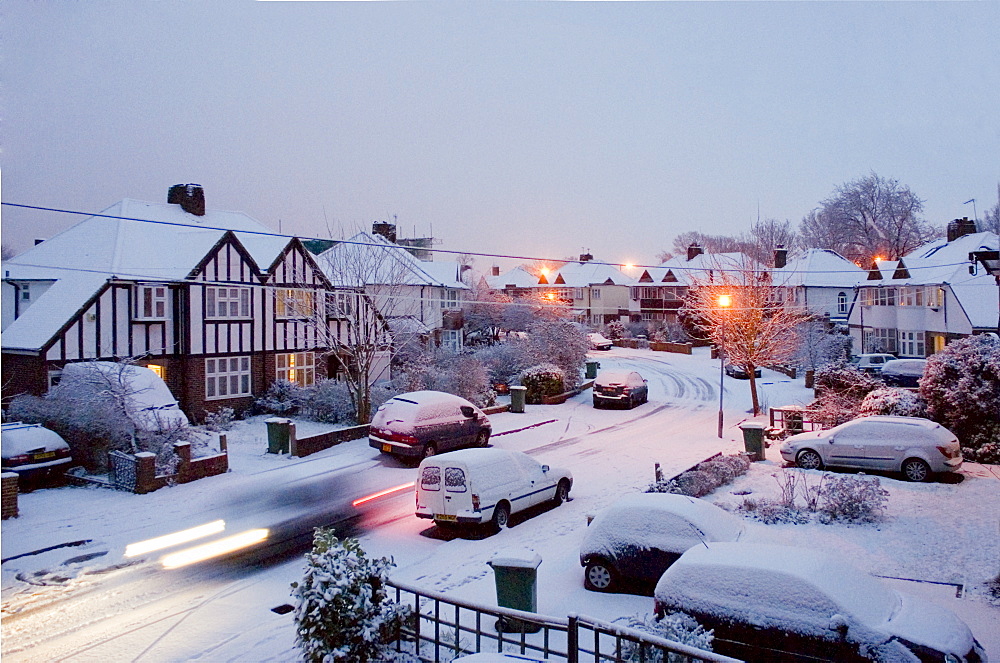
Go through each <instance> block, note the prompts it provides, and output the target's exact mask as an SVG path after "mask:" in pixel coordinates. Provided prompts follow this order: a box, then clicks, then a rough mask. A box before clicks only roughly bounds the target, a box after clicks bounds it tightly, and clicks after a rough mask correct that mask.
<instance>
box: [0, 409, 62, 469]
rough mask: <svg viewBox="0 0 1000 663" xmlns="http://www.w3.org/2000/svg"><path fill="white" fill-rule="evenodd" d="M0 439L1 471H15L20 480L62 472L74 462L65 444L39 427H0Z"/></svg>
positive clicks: (13, 424)
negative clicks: (0, 441)
mask: <svg viewBox="0 0 1000 663" xmlns="http://www.w3.org/2000/svg"><path fill="white" fill-rule="evenodd" d="M2 437H3V445H2V455H3V471H4V472H17V474H18V476H19V477H21V478H22V479H26V480H31V481H35V480H40V479H42V478H44V477H46V476H50V475H54V474H58V473H61V472H63V471H64V470H65V469H66V468H68V467H69V464H70V463H71V462H72V460H73V457H72V454H71V453H70V449H69V445H68V444H66V441H65V440H64V439H62V437H61V436H60V435H59V434H58V433H56V432H55V431H52V430H49V429H48V428H45V427H43V426H41V425H39V424H22V423H20V422H13V423H6V424H3V430H2Z"/></svg>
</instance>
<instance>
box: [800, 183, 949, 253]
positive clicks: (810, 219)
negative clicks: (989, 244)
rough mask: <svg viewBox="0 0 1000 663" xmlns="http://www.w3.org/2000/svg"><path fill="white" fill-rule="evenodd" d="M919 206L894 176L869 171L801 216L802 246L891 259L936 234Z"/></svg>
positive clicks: (920, 201) (916, 198)
mask: <svg viewBox="0 0 1000 663" xmlns="http://www.w3.org/2000/svg"><path fill="white" fill-rule="evenodd" d="M923 209H924V201H923V200H921V199H920V198H918V197H917V196H916V194H914V193H913V192H912V191H910V189H909V188H908V187H906V186H903V185H901V184H900V183H899V181H898V180H894V179H889V178H884V177H880V176H879V175H877V174H875V173H871V174H869V175H868V176H867V177H863V178H861V179H858V180H854V181H852V182H848V183H846V184H842V185H840V186H838V187H837V188H836V189H835V190H834V193H833V195H832V196H830V197H829V198H827V199H826V200H824V201H823V202H822V203H820V207H819V208H818V209H817V210H814V211H813V212H811V213H809V214H807V215H806V217H805V218H804V219H803V220H802V224H801V226H800V233H801V236H802V241H803V244H804V245H805V246H806V247H810V248H824V249H833V250H834V251H837V252H838V253H840V254H841V255H843V256H845V257H847V258H849V259H851V260H858V261H861V262H862V263H870V262H871V261H872V260H873V259H874V258H875V257H882V258H884V259H887V260H897V259H899V258H900V257H902V256H904V255H906V254H907V253H909V252H910V251H912V250H913V249H915V248H917V247H918V246H920V245H921V244H923V243H925V242H927V241H928V240H930V239H933V238H934V237H935V236H936V235H937V234H938V232H937V230H936V229H935V228H934V227H933V226H931V225H930V224H928V223H927V222H926V221H924V220H923V219H922V218H921V217H920V214H921V213H922V212H923Z"/></svg>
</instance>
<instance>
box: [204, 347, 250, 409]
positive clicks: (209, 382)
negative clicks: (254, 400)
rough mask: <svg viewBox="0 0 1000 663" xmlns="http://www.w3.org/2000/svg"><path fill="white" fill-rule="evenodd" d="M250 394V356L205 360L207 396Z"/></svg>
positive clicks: (222, 396) (225, 396)
mask: <svg viewBox="0 0 1000 663" xmlns="http://www.w3.org/2000/svg"><path fill="white" fill-rule="evenodd" d="M249 395H250V357H219V358H218V359H206V360H205V398H206V399H209V398H235V397H238V396H249Z"/></svg>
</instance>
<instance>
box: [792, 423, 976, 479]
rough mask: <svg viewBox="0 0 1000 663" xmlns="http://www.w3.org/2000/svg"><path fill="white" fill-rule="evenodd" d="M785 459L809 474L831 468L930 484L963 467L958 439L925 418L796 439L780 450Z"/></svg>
mask: <svg viewBox="0 0 1000 663" xmlns="http://www.w3.org/2000/svg"><path fill="white" fill-rule="evenodd" d="M781 457H782V458H784V459H785V460H786V461H788V462H790V463H795V464H796V465H797V466H799V467H801V468H803V469H807V470H819V469H822V468H823V467H825V466H828V465H830V466H840V467H856V468H859V469H871V470H887V471H890V472H902V474H903V476H904V477H906V479H907V480H909V481H928V480H929V479H930V478H931V475H932V474H933V473H935V472H957V471H958V469H959V468H960V467H962V451H961V448H960V447H959V445H958V438H956V437H955V434H954V433H952V432H951V431H949V430H948V429H947V428H945V427H944V426H942V425H941V424H938V423H935V422H933V421H930V420H929V419H921V418H920V417H890V416H881V415H879V416H874V417H862V418H861V419H854V420H853V421H848V422H847V423H844V424H840V425H839V426H835V427H834V428H831V429H829V430H821V431H814V432H811V433H799V434H798V435H792V436H791V437H789V438H788V439H787V440H785V443H784V444H783V445H782V446H781Z"/></svg>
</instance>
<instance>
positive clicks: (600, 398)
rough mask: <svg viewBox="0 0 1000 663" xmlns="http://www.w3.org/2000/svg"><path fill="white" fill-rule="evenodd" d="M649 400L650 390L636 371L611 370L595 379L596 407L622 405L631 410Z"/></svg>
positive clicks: (604, 371) (601, 373)
mask: <svg viewBox="0 0 1000 663" xmlns="http://www.w3.org/2000/svg"><path fill="white" fill-rule="evenodd" d="M647 400H649V388H648V387H647V386H646V381H645V380H644V379H643V378H642V376H641V375H639V374H638V373H636V372H635V371H625V370H619V369H614V368H609V369H605V370H603V371H601V372H600V373H598V374H597V377H596V378H594V407H604V406H605V405H622V406H625V407H627V408H630V409H631V408H634V407H635V406H637V405H642V404H643V403H645V402H646V401H647Z"/></svg>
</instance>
